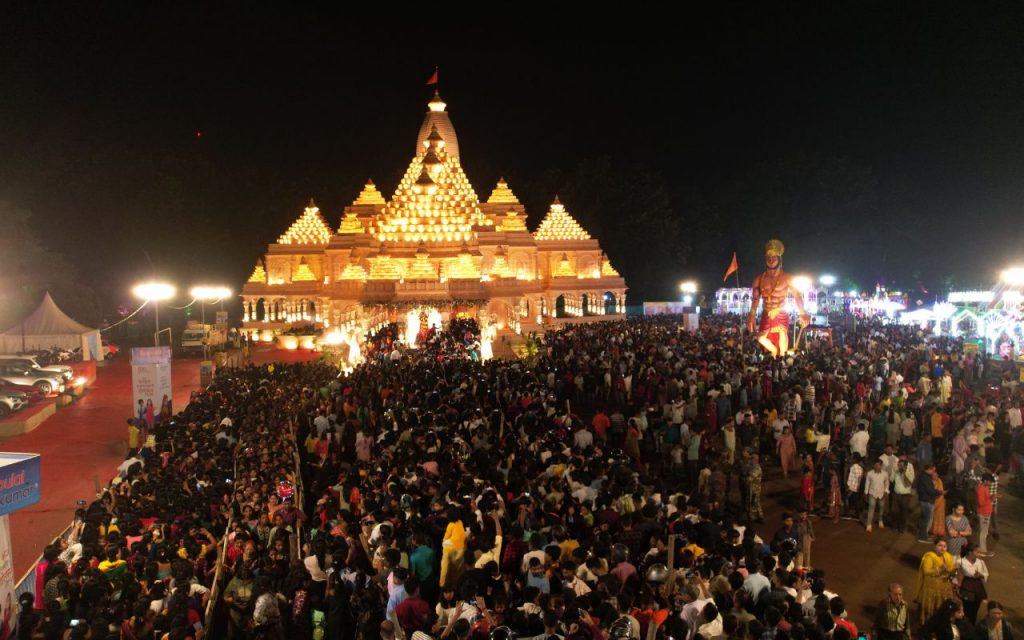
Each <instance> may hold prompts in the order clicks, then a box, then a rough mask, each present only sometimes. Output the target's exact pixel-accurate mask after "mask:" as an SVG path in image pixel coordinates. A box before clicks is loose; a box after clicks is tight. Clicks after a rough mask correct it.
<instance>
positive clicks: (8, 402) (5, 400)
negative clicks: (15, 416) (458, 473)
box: [0, 392, 28, 418]
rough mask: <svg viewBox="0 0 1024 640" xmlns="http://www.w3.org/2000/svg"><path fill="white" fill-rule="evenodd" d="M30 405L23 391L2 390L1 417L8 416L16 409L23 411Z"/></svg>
mask: <svg viewBox="0 0 1024 640" xmlns="http://www.w3.org/2000/svg"><path fill="white" fill-rule="evenodd" d="M27 405H28V400H26V399H25V394H23V393H8V392H0V418H6V417H7V416H9V415H11V414H12V413H14V412H15V411H21V410H22V409H23V408H25V407H26V406H27Z"/></svg>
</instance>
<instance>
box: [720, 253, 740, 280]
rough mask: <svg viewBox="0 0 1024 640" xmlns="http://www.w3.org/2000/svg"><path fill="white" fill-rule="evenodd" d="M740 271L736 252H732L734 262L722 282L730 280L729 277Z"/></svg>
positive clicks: (730, 264)
mask: <svg viewBox="0 0 1024 640" xmlns="http://www.w3.org/2000/svg"><path fill="white" fill-rule="evenodd" d="M739 270H740V265H739V262H737V261H736V252H735V251H733V252H732V262H730V263H729V268H728V269H726V271H725V275H724V276H722V282H725V281H726V280H728V279H729V276H731V275H732V274H734V273H736V272H737V271H739Z"/></svg>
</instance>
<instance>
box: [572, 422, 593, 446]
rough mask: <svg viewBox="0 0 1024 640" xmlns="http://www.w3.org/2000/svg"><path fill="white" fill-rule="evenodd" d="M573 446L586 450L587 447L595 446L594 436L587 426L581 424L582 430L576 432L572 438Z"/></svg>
mask: <svg viewBox="0 0 1024 640" xmlns="http://www.w3.org/2000/svg"><path fill="white" fill-rule="evenodd" d="M572 442H573V444H574V445H575V446H576V447H577V448H578V449H580V450H581V451H582V450H583V449H586V448H587V447H590V446H593V445H594V434H592V433H590V431H588V430H587V427H586V425H584V424H582V423H581V424H580V428H579V429H577V430H576V433H574V434H573V436H572Z"/></svg>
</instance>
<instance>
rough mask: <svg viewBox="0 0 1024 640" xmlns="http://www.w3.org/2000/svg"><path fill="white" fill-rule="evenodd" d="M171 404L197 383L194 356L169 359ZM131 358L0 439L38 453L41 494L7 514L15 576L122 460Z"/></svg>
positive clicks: (1, 445)
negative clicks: (31, 427)
mask: <svg viewBox="0 0 1024 640" xmlns="http://www.w3.org/2000/svg"><path fill="white" fill-rule="evenodd" d="M172 367H173V368H172V381H173V385H174V406H175V407H176V408H179V409H180V408H181V407H184V406H185V404H186V403H187V402H188V397H189V394H190V393H191V392H192V391H193V390H195V389H196V388H198V385H199V361H198V360H183V359H175V360H174V363H173V365H172ZM131 376H132V374H131V364H130V363H129V360H128V357H127V354H125V357H123V358H122V357H118V358H116V359H115V360H112V361H110V362H109V363H108V364H107V366H105V367H100V368H99V369H98V371H97V377H96V383H95V384H94V385H93V386H92V388H90V389H89V392H88V393H87V394H86V395H85V396H84V397H82V398H80V399H79V400H78V401H76V402H75V403H74V404H73V405H71V406H69V407H64V408H63V409H59V410H58V411H57V414H56V415H54V416H52V417H51V418H49V419H48V420H47V421H46V422H44V423H43V424H41V425H39V427H37V428H36V429H35V431H32V432H31V433H26V434H24V435H20V436H15V437H13V438H8V439H6V440H4V441H2V442H0V449H3V450H4V451H13V452H23V453H38V454H41V467H42V469H41V472H42V478H41V493H42V499H41V500H40V501H39V503H38V504H35V505H33V506H31V507H29V508H28V509H23V510H21V511H18V512H15V513H13V514H11V516H10V518H11V548H12V549H11V550H12V553H13V556H14V577H15V580H18V579H19V578H21V576H22V575H23V574H24V573H25V572H26V571H27V570H28V569H29V568H30V567H31V566H32V564H33V562H34V561H35V559H36V558H37V557H38V556H39V554H40V553H42V550H43V547H44V546H45V545H46V544H47V543H48V542H49V541H50V540H52V539H53V537H54V536H56V535H57V534H58V533H60V532H61V531H63V530H64V528H65V527H66V526H67V525H69V524H70V523H71V519H72V518H73V517H74V513H75V502H76V501H77V500H82V499H86V500H88V499H92V498H93V497H94V496H95V495H96V487H97V485H98V486H105V485H106V484H107V482H108V481H109V480H110V478H112V477H113V475H114V471H115V469H116V468H117V465H119V464H120V463H121V461H122V460H124V455H125V452H126V451H127V445H128V426H127V424H126V423H125V421H126V420H127V419H128V418H129V417H131V415H132V402H131V379H132V377H131Z"/></svg>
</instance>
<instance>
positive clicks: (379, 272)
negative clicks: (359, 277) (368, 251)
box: [367, 245, 402, 280]
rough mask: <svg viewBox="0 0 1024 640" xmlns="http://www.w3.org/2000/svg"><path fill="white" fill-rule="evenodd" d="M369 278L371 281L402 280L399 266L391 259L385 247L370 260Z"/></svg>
mask: <svg viewBox="0 0 1024 640" xmlns="http://www.w3.org/2000/svg"><path fill="white" fill-rule="evenodd" d="M367 277H368V278H369V279H370V280H399V279H401V277H402V272H401V271H400V270H399V268H398V264H397V263H396V262H395V261H394V260H392V259H391V256H389V255H388V253H387V251H386V250H385V249H384V247H383V245H382V246H381V248H380V253H378V254H377V255H376V256H375V257H373V258H370V274H369V276H367Z"/></svg>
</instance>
